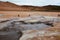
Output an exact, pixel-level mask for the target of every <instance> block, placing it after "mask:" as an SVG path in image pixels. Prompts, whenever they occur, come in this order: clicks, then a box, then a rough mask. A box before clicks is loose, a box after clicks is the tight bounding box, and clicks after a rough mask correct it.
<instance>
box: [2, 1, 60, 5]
mask: <svg viewBox="0 0 60 40" xmlns="http://www.w3.org/2000/svg"><path fill="white" fill-rule="evenodd" d="M2 1H10V2H14V3H16V4H20V5H24V4H25V5H38V6H40V5H60V0H2Z"/></svg>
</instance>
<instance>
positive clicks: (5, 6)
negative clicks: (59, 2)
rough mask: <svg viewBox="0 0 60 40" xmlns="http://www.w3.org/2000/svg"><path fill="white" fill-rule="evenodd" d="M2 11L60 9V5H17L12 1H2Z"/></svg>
mask: <svg viewBox="0 0 60 40" xmlns="http://www.w3.org/2000/svg"><path fill="white" fill-rule="evenodd" d="M0 11H60V6H55V5H47V6H42V7H39V6H28V5H16V4H14V3H11V2H2V1H0Z"/></svg>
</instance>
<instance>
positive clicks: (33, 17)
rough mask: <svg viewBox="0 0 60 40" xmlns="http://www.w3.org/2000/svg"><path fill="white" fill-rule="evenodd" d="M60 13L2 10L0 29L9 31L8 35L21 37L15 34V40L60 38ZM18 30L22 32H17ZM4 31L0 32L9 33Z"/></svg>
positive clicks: (0, 12) (0, 13) (54, 39)
mask: <svg viewBox="0 0 60 40" xmlns="http://www.w3.org/2000/svg"><path fill="white" fill-rule="evenodd" d="M59 14H60V12H39V11H35V12H34V11H0V29H1V31H7V34H8V35H11V34H14V35H15V37H19V38H15V37H14V36H13V37H12V39H13V40H14V39H15V40H16V39H18V40H56V39H58V40H60V36H59V35H60V34H59V32H60V17H59V16H58V15H59ZM9 31H12V32H10V33H9ZM14 31H15V32H14ZM17 31H18V32H19V31H21V32H22V33H21V32H20V33H19V34H17ZM2 33H3V32H0V34H1V35H7V34H6V32H4V33H3V34H2ZM18 35H20V36H18ZM20 37H21V38H20ZM1 38H2V37H1ZM4 39H5V38H4ZM8 39H9V36H8ZM12 39H10V40H12ZM2 40H3V39H2ZM6 40H7V39H6Z"/></svg>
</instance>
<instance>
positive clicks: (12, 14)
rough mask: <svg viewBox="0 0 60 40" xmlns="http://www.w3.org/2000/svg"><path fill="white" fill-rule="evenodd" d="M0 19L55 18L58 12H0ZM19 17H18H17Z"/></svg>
mask: <svg viewBox="0 0 60 40" xmlns="http://www.w3.org/2000/svg"><path fill="white" fill-rule="evenodd" d="M0 14H2V16H0V18H12V17H29V16H31V15H43V16H55V17H56V16H57V15H58V14H60V12H38V11H0ZM18 15H19V16H18Z"/></svg>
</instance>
